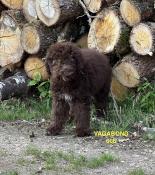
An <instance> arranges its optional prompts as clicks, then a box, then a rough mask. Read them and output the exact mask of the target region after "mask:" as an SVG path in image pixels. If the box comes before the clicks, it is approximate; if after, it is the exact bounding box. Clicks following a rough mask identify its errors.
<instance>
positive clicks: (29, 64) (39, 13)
mask: <svg viewBox="0 0 155 175" xmlns="http://www.w3.org/2000/svg"><path fill="white" fill-rule="evenodd" d="M154 3H155V2H154V0H96V1H94V0H83V1H82V0H65V1H64V0H19V1H17V0H11V1H9V0H0V66H1V68H0V74H2V73H3V72H4V71H5V70H6V69H8V68H9V69H11V70H12V67H13V70H14V69H16V67H17V65H18V69H19V68H20V69H24V70H25V72H26V74H27V75H28V77H29V78H33V77H34V75H35V72H40V74H41V76H42V80H46V79H48V78H49V76H48V73H47V71H46V69H45V65H44V61H43V58H44V57H45V54H46V50H47V48H48V47H49V45H50V44H52V43H55V42H62V41H72V42H76V43H77V45H78V46H79V47H88V48H93V49H96V50H98V51H99V52H101V53H103V54H108V55H109V57H110V59H111V63H112V65H113V81H112V86H111V90H112V93H113V95H114V97H115V98H116V99H117V100H123V99H124V98H125V96H126V95H127V93H128V91H129V90H130V88H135V87H137V86H138V85H139V84H140V83H141V82H142V81H143V80H144V79H149V80H152V79H154V78H155V40H154V37H155V8H154V7H155V4H154ZM19 62H20V64H17V63H19ZM19 65H20V66H19ZM25 82H26V81H25Z"/></svg>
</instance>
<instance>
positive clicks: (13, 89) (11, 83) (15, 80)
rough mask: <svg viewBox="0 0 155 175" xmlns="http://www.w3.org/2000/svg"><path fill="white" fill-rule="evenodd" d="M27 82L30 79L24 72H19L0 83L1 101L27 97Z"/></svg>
mask: <svg viewBox="0 0 155 175" xmlns="http://www.w3.org/2000/svg"><path fill="white" fill-rule="evenodd" d="M27 82H28V78H27V76H26V74H25V73H24V72H18V73H16V74H15V75H14V76H12V77H9V78H6V79H5V80H3V81H0V101H1V100H6V99H8V98H11V97H21V96H26V95H27V93H28V89H29V87H28V86H27Z"/></svg>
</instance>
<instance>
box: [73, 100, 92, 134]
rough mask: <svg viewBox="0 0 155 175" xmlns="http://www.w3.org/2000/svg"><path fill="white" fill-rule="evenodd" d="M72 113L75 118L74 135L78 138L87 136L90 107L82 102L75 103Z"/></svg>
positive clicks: (89, 132)
mask: <svg viewBox="0 0 155 175" xmlns="http://www.w3.org/2000/svg"><path fill="white" fill-rule="evenodd" d="M72 111H73V113H74V117H75V123H76V134H77V136H79V137H84V136H89V135H90V134H91V131H90V105H88V104H85V103H84V102H76V103H75V104H74V105H73V107H72Z"/></svg>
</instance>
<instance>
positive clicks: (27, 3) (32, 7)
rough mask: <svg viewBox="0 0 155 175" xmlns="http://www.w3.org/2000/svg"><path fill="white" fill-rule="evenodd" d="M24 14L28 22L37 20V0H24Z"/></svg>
mask: <svg viewBox="0 0 155 175" xmlns="http://www.w3.org/2000/svg"><path fill="white" fill-rule="evenodd" d="M23 12H24V15H25V18H26V19H27V20H28V21H30V22H31V21H34V20H36V19H37V12H36V2H35V0H24V2H23Z"/></svg>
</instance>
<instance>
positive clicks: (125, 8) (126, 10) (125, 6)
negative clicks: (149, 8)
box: [120, 0, 141, 26]
mask: <svg viewBox="0 0 155 175" xmlns="http://www.w3.org/2000/svg"><path fill="white" fill-rule="evenodd" d="M120 12H121V15H122V18H123V19H124V21H125V22H126V23H127V24H128V25H129V26H134V25H136V24H138V23H139V22H140V21H141V13H140V10H139V8H137V7H136V6H135V4H134V3H133V2H132V1H131V0H122V2H121V4H120Z"/></svg>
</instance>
